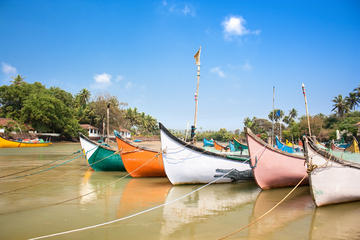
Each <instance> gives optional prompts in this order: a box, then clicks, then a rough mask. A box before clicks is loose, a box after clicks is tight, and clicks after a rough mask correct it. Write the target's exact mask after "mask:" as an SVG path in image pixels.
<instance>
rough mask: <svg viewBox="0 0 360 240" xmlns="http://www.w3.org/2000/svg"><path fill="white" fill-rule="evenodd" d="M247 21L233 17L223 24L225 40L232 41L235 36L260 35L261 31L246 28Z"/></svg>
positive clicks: (240, 17)
mask: <svg viewBox="0 0 360 240" xmlns="http://www.w3.org/2000/svg"><path fill="white" fill-rule="evenodd" d="M245 24H246V20H245V19H244V18H243V17H242V16H239V17H236V16H231V17H227V18H225V20H224V21H223V22H222V25H223V27H224V34H225V39H229V40H231V39H232V37H234V36H240V37H241V36H244V35H248V34H254V35H259V34H260V30H255V31H251V30H249V29H247V28H246V27H245Z"/></svg>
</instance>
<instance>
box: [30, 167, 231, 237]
mask: <svg viewBox="0 0 360 240" xmlns="http://www.w3.org/2000/svg"><path fill="white" fill-rule="evenodd" d="M233 170H234V169H231V170H230V171H229V172H228V173H226V174H224V175H223V176H221V177H220V178H217V179H215V180H213V181H211V182H209V183H207V184H205V185H203V186H201V187H199V188H197V189H195V190H193V191H191V192H189V193H187V194H185V195H183V196H181V197H178V198H176V199H173V200H171V201H169V202H165V203H162V204H160V205H157V206H154V207H151V208H148V209H145V210H143V211H141V212H137V213H134V214H132V215H129V216H126V217H122V218H118V219H115V220H112V221H108V222H104V223H99V224H96V225H91V226H87V227H83V228H77V229H73V230H69V231H64V232H59V233H54V234H49V235H44V236H40V237H35V238H31V239H30V240H37V239H43V238H49V237H55V236H60V235H64V234H69V233H74V232H80V231H84V230H88V229H93V228H97V227H102V226H105V225H109V224H112V223H116V222H120V221H123V220H126V219H129V218H132V217H135V216H138V215H140V214H144V213H147V212H150V211H153V210H155V209H158V208H161V207H164V206H166V205H170V204H172V203H174V202H176V201H179V200H181V199H183V198H185V197H187V196H189V195H191V194H193V193H195V192H197V191H200V190H201V189H203V188H205V187H207V186H209V185H210V184H212V183H215V182H217V181H219V180H220V179H222V178H224V177H225V176H226V175H228V174H229V173H231V172H232V171H233Z"/></svg>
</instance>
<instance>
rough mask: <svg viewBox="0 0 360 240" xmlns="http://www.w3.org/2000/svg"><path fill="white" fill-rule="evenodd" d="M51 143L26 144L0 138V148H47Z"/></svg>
mask: <svg viewBox="0 0 360 240" xmlns="http://www.w3.org/2000/svg"><path fill="white" fill-rule="evenodd" d="M51 144H52V143H51V142H24V141H21V142H20V141H12V140H7V139H5V138H2V137H0V148H19V147H47V146H49V145H51Z"/></svg>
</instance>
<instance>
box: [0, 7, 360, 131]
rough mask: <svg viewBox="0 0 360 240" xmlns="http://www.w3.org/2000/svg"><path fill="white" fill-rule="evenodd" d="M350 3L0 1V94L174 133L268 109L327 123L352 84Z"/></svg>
mask: <svg viewBox="0 0 360 240" xmlns="http://www.w3.org/2000/svg"><path fill="white" fill-rule="evenodd" d="M359 13H360V2H359V1H340V0H339V1H254V0H252V1H251V0H248V1H247V0H242V1H240V0H235V1H171V0H166V1H165V0H164V1H162V0H160V1H37V0H35V1H8V0H2V1H0V64H1V73H0V82H1V85H2V84H9V81H10V79H11V78H10V77H11V76H14V75H15V74H21V75H23V76H25V78H26V81H28V82H35V81H39V82H41V83H43V84H44V85H46V86H47V87H50V86H57V87H61V88H63V89H65V90H67V91H69V92H71V93H74V94H75V93H77V92H79V91H80V90H81V89H82V88H87V89H89V90H90V91H91V93H92V95H93V96H96V95H98V94H104V93H109V94H111V95H115V96H117V97H118V99H119V100H120V101H122V102H127V103H128V104H129V106H130V107H137V108H138V109H139V111H142V112H145V113H147V114H150V115H152V116H153V117H155V118H156V119H157V120H158V121H161V122H162V123H163V124H164V125H165V126H167V127H169V128H173V129H174V128H176V129H184V128H185V127H186V125H187V123H188V122H189V123H190V124H192V122H193V116H194V108H195V107H194V93H195V88H196V65H195V60H194V58H193V56H194V54H195V53H196V51H197V50H198V48H199V46H200V45H201V46H202V52H201V78H200V90H199V111H198V122H197V124H198V128H200V129H213V130H217V129H219V128H226V129H228V130H234V129H237V128H242V127H243V119H244V118H245V117H247V116H248V117H253V116H256V117H259V118H266V117H267V115H268V113H269V112H270V111H271V109H272V88H273V86H275V89H276V99H275V105H276V107H277V108H281V109H283V110H284V111H285V113H288V111H289V110H290V109H291V108H295V109H297V110H298V112H299V114H300V115H303V114H304V113H305V107H304V101H303V95H302V92H301V83H302V82H304V83H305V86H306V90H307V97H308V102H309V112H310V114H312V115H313V114H317V113H324V114H330V111H331V108H332V102H331V100H332V98H333V97H334V96H337V95H338V94H343V95H347V94H348V93H349V92H350V91H352V90H353V89H354V88H355V87H357V86H358V85H359V84H360V77H359V76H360V61H359V59H360V47H359V43H360V14H359Z"/></svg>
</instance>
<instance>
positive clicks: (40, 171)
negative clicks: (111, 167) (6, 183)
mask: <svg viewBox="0 0 360 240" xmlns="http://www.w3.org/2000/svg"><path fill="white" fill-rule="evenodd" d="M95 148H97V146H96V147H94V148H92V149H90V150H88V151H86V152H85V153H84V155H85V156H86V154H87V153H88V152H90V151H92V150H94V149H95ZM75 153H81V150H79V151H77V152H75ZM116 153H117V152H114V153H113V154H116ZM73 154H74V153H72V154H70V156H71V155H73ZM113 154H112V155H113ZM81 156H82V154H79V155H78V156H76V157H74V158H72V159H69V160H67V161H65V162H62V163H59V164H57V165H54V166H51V167H49V168H46V169H42V170H39V171H37V172H34V173H29V174H25V175H20V176H16V177H12V178H6V179H0V181H1V180H8V179H17V178H23V177H29V176H33V175H37V174H39V173H42V172H47V171H49V170H51V169H54V168H57V167H60V166H62V165H65V164H67V163H69V162H71V161H74V160H76V159H78V158H79V157H81ZM110 156H111V155H109V156H107V157H105V158H108V157H110ZM105 158H104V159H105ZM104 159H101V160H99V161H102V160H104ZM60 160H61V159H60ZM56 161H57V160H56ZM99 161H96V162H94V163H92V164H89V165H90V166H91V165H93V164H95V163H97V162H99ZM45 165H46V164H45Z"/></svg>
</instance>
